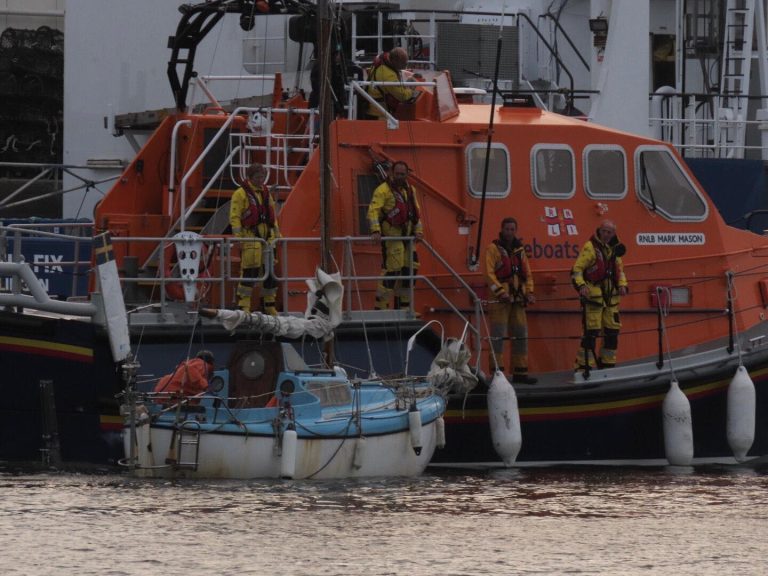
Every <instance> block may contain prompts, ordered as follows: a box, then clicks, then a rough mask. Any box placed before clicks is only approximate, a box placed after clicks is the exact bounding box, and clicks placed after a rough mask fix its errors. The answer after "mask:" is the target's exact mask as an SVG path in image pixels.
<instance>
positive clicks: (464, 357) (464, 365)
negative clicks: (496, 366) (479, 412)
mask: <svg viewBox="0 0 768 576" xmlns="http://www.w3.org/2000/svg"><path fill="white" fill-rule="evenodd" d="M471 356H472V353H471V352H470V351H469V350H468V349H467V347H466V346H465V345H464V342H462V341H461V340H458V339H456V338H448V339H447V340H446V341H445V344H444V345H443V347H442V349H441V350H440V352H438V353H437V356H435V359H434V360H433V361H432V366H430V368H429V373H428V374H427V380H428V381H429V383H430V384H432V386H434V387H435V388H436V389H437V390H440V391H442V392H443V393H444V394H447V393H448V392H455V393H458V394H466V393H467V392H469V391H470V390H472V389H473V388H474V387H475V386H477V376H475V375H474V374H472V372H471V371H470V369H469V366H468V362H469V359H470V357H471Z"/></svg>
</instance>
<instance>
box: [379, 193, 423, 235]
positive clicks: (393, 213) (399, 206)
mask: <svg viewBox="0 0 768 576" xmlns="http://www.w3.org/2000/svg"><path fill="white" fill-rule="evenodd" d="M389 190H390V192H392V197H393V198H394V199H395V206H394V207H393V208H392V210H390V211H389V212H387V213H386V215H385V216H384V220H385V221H386V222H387V223H388V224H389V225H390V226H393V227H396V228H401V227H402V226H404V225H405V224H406V223H407V222H410V223H411V224H413V225H416V224H418V223H419V208H418V206H416V200H415V197H414V191H413V188H412V187H411V186H410V185H409V184H406V185H405V186H404V187H402V189H401V188H398V187H397V186H395V185H394V184H392V183H391V182H390V183H389Z"/></svg>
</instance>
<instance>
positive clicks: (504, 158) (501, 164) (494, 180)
mask: <svg viewBox="0 0 768 576" xmlns="http://www.w3.org/2000/svg"><path fill="white" fill-rule="evenodd" d="M488 152H489V150H488V144H486V143H480V142H477V143H474V144H470V145H469V146H467V182H468V183H469V193H470V194H471V195H472V196H475V197H476V198H480V197H482V195H483V174H484V171H485V157H486V155H488V158H489V161H488V182H487V184H486V190H485V196H486V198H506V197H507V196H509V151H508V150H507V147H506V146H504V145H503V144H499V143H492V144H491V149H490V154H488Z"/></svg>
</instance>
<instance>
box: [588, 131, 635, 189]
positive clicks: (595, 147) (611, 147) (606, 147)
mask: <svg viewBox="0 0 768 576" xmlns="http://www.w3.org/2000/svg"><path fill="white" fill-rule="evenodd" d="M594 151H609V152H621V156H622V158H623V160H624V190H623V191H622V193H621V194H599V193H593V192H591V190H590V188H589V162H588V156H589V153H590V152H594ZM582 168H583V172H584V193H585V194H586V195H587V197H588V198H594V199H595V200H623V199H624V198H626V197H627V193H628V192H629V171H628V165H627V151H626V150H624V147H623V146H620V145H619V144H589V145H588V146H586V147H585V148H584V151H583V152H582Z"/></svg>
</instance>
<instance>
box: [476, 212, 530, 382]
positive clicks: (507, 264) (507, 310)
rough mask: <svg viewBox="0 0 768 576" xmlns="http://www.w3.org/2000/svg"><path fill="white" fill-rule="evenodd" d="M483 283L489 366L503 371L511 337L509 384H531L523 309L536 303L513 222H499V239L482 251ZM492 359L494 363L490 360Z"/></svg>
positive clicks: (526, 328) (508, 218)
mask: <svg viewBox="0 0 768 576" xmlns="http://www.w3.org/2000/svg"><path fill="white" fill-rule="evenodd" d="M485 280H486V282H487V283H488V287H489V288H490V290H491V293H492V295H493V296H492V297H493V299H494V301H493V302H491V303H490V304H489V305H488V315H489V318H490V322H491V351H490V360H489V366H490V369H491V370H493V369H494V368H495V367H496V366H497V365H498V369H499V370H501V371H502V372H503V371H504V338H506V337H507V336H510V335H511V336H512V382H517V383H523V384H535V383H536V378H531V377H530V376H528V322H527V319H526V315H525V307H526V306H527V305H528V304H532V303H533V302H535V301H536V299H535V297H534V295H533V275H532V274H531V266H530V264H529V263H528V257H527V256H526V254H525V247H524V246H523V243H522V242H521V241H520V239H519V238H518V237H517V220H515V219H514V218H512V217H507V218H504V220H502V221H501V230H500V231H499V237H498V238H497V239H496V240H494V241H493V242H491V243H490V244H489V245H488V247H487V248H486V249H485ZM494 358H495V360H494Z"/></svg>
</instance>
